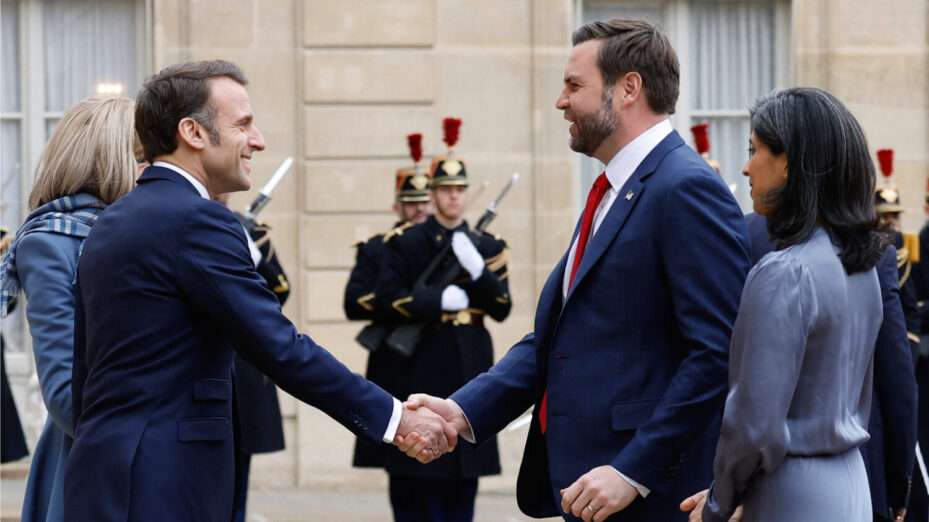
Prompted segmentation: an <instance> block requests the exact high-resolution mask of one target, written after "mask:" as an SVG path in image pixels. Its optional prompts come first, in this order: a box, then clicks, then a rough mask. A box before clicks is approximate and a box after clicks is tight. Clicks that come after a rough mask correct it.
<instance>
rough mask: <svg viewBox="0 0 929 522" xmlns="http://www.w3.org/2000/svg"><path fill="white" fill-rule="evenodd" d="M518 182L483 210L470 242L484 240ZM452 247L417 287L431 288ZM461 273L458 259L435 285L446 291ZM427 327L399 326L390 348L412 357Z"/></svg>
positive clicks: (436, 259) (516, 176)
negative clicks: (485, 234) (502, 202)
mask: <svg viewBox="0 0 929 522" xmlns="http://www.w3.org/2000/svg"><path fill="white" fill-rule="evenodd" d="M518 179H519V173H516V174H513V177H511V178H510V181H509V183H507V184H506V186H505V187H503V191H502V192H500V195H499V196H497V199H495V200H494V201H492V202H491V203H490V205H488V206H487V210H486V211H484V215H482V216H481V218H480V219H479V220H478V221H477V225H476V226H475V227H474V229H472V230H469V231H468V236H469V237H470V238H471V241H474V242H477V241H480V239H481V234H482V233H483V232H484V231H485V230H487V227H488V226H489V225H490V222H491V221H493V220H494V218H495V217H497V205H499V204H500V202H501V201H503V198H504V196H506V193H507V192H509V191H510V189H511V188H512V187H513V185H515V184H516V180H518ZM451 248H452V242H451V240H449V241H447V242H446V243H445V245H444V246H443V247H442V249H441V250H439V253H438V254H436V256H435V257H434V258H432V261H430V263H429V265H428V266H426V269H425V270H423V273H422V274H420V275H419V278H418V279H416V282H415V283H414V285H413V287H414V288H425V287H426V286H429V285H428V284H427V282H428V281H429V280H430V279H432V276H433V275H434V274H435V272H436V270H437V269H438V268H439V265H440V264H441V263H442V261H443V260H444V259H445V256H446V255H447V254H448V251H449V250H451ZM459 273H461V265H460V264H459V263H458V260H457V259H455V260H454V261H453V262H451V263H449V264H447V265H446V266H445V267H444V268H443V270H442V272H440V273H439V277H438V278H437V279H435V281H434V282H433V284H432V286H435V287H439V288H445V287H446V286H448V285H450V284H452V283H454V282H455V279H456V278H457V277H458V274H459ZM425 327H426V324H425V323H405V324H401V325H400V326H398V327H397V328H396V329H394V331H393V332H392V333H391V334H390V336H388V337H387V346H388V347H390V348H392V349H393V350H396V351H397V352H398V353H400V354H401V355H403V356H405V357H410V356H411V355H413V351H414V350H415V349H416V343H417V342H419V338H420V336H421V335H422V332H423V329H424V328H425Z"/></svg>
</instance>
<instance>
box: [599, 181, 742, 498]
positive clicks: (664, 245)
mask: <svg viewBox="0 0 929 522" xmlns="http://www.w3.org/2000/svg"><path fill="white" fill-rule="evenodd" d="M704 166H705V165H704ZM695 168H696V167H695ZM681 179H682V181H679V182H678V183H677V184H676V185H675V186H674V187H671V188H670V190H669V192H668V195H667V196H666V200H665V202H664V220H663V222H662V226H661V228H660V233H659V237H658V242H659V244H660V249H661V251H660V259H658V260H656V262H657V263H661V265H662V266H661V269H662V270H663V272H664V274H665V277H666V279H667V284H668V288H669V291H670V292H671V296H672V302H673V304H674V308H673V313H674V316H675V319H676V322H677V325H678V329H679V330H680V337H681V338H680V341H679V345H680V350H681V355H682V361H681V363H680V364H679V365H678V369H677V372H676V373H675V374H674V376H673V377H672V378H671V381H670V383H669V385H668V387H667V389H666V391H665V393H664V395H663V396H662V397H661V399H660V400H659V402H658V405H657V406H656V407H655V410H654V412H653V414H652V417H651V418H650V419H649V421H648V422H646V423H645V424H644V425H642V426H641V427H640V428H639V429H638V430H637V431H636V433H635V436H634V437H633V439H632V441H631V442H630V443H629V444H628V445H626V447H625V448H624V449H623V450H622V452H620V453H619V455H617V456H616V458H615V459H613V461H612V462H611V464H612V465H613V467H614V468H616V469H617V470H619V471H620V472H622V473H623V474H625V475H627V476H629V477H630V478H632V479H633V480H635V481H637V482H639V483H641V484H643V485H645V486H646V487H647V488H648V489H650V490H653V491H654V490H662V489H665V488H667V487H668V484H669V482H668V481H667V480H666V479H667V477H666V473H674V472H675V471H674V470H676V469H678V468H679V467H680V463H681V462H682V461H683V460H684V459H685V458H686V453H687V451H688V450H689V449H690V448H691V447H692V446H693V444H694V442H696V440H697V439H698V438H699V437H701V436H702V435H703V433H704V432H705V431H706V429H707V427H708V426H709V425H710V423H711V422H714V419H716V418H718V415H719V412H720V410H721V409H722V405H723V402H724V400H725V396H726V380H727V368H728V352H729V338H730V335H731V332H732V324H733V322H734V321H735V317H736V314H737V313H738V308H739V296H740V295H741V293H742V285H743V283H744V280H745V274H746V273H747V272H748V268H749V254H748V240H747V233H746V229H745V219H744V217H743V216H742V213H741V211H740V210H739V208H738V206H737V205H736V203H735V200H733V199H732V195H731V194H730V193H729V191H728V189H727V188H726V186H725V185H724V184H723V183H722V181H720V180H719V178H718V176H715V175H710V174H709V173H708V174H703V175H697V176H681ZM669 470H670V471H669Z"/></svg>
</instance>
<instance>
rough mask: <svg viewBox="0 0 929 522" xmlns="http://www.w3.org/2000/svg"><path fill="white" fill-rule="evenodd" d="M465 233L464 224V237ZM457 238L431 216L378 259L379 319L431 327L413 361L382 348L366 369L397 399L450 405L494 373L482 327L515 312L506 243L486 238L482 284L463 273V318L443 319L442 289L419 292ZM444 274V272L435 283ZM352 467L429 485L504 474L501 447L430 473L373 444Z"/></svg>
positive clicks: (471, 453)
mask: <svg viewBox="0 0 929 522" xmlns="http://www.w3.org/2000/svg"><path fill="white" fill-rule="evenodd" d="M466 227H467V224H464V225H462V227H461V229H462V230H465V229H466ZM452 232H453V231H450V230H447V229H445V228H443V227H442V226H441V225H440V224H439V223H438V222H437V221H436V220H435V218H434V217H432V216H430V217H429V218H428V219H427V220H426V221H425V222H424V223H422V224H420V225H415V226H412V227H409V228H407V229H406V230H404V231H403V233H402V234H395V235H393V236H392V237H391V238H390V239H389V240H388V241H387V242H386V243H382V246H383V247H384V248H383V250H384V252H382V253H380V254H379V257H380V261H381V262H380V267H379V270H380V273H379V276H378V280H377V285H376V288H375V291H374V293H375V298H374V302H375V309H376V310H377V314H378V315H379V317H382V318H384V319H385V320H389V321H390V322H392V323H393V324H402V323H404V322H410V321H416V322H424V323H427V326H426V328H425V330H424V332H423V335H422V337H421V338H420V340H419V342H418V343H417V345H416V350H415V352H414V353H413V355H412V356H411V357H410V358H409V359H407V358H405V357H403V356H401V355H398V354H397V353H395V352H393V351H392V350H391V349H389V348H387V347H383V346H382V347H381V348H379V349H378V350H377V351H375V352H374V353H373V354H372V355H371V358H370V359H369V361H368V375H367V376H368V378H369V379H371V380H372V381H373V382H375V383H377V384H379V385H381V386H382V387H383V388H384V389H385V390H387V391H389V392H390V393H392V394H394V396H395V397H400V398H406V397H407V396H408V395H409V394H411V393H417V392H422V393H428V394H431V395H436V396H439V397H447V396H449V395H450V394H451V393H452V392H454V391H455V390H457V389H458V388H459V387H461V386H462V385H463V384H464V383H466V382H468V381H469V380H471V379H472V378H474V377H476V376H477V375H478V374H480V373H482V372H484V371H485V370H487V369H488V368H490V366H491V365H493V362H494V356H493V345H492V343H491V339H490V334H489V333H488V332H487V329H486V328H485V327H484V326H483V321H484V320H486V319H487V318H488V317H491V318H493V319H494V320H497V321H502V320H503V319H505V318H506V317H507V315H509V313H510V308H511V306H512V303H511V301H510V295H509V287H508V284H507V276H508V275H509V274H508V271H507V270H508V268H507V261H508V258H509V251H508V250H507V248H506V244H505V243H504V242H503V241H502V240H500V239H496V238H494V237H493V236H491V235H490V234H486V233H485V234H482V235H481V238H480V240H479V241H477V243H476V247H477V250H478V252H480V254H481V255H482V256H483V257H484V261H485V265H486V266H485V268H484V271H483V273H482V274H481V276H480V277H479V278H478V279H477V280H476V281H472V280H471V276H470V275H469V274H468V273H467V272H466V271H465V270H463V269H462V270H461V271H460V272H459V277H458V278H457V280H456V282H455V284H457V285H458V286H460V287H461V288H462V289H464V290H465V291H466V292H467V294H468V299H469V301H470V306H469V309H468V310H467V311H465V313H463V314H457V313H445V312H443V311H442V308H441V296H442V291H443V290H444V288H438V287H433V286H428V285H427V286H426V287H425V288H414V286H415V282H416V280H417V279H418V278H419V276H420V274H422V273H423V271H424V270H425V269H426V267H427V265H429V263H430V262H431V261H432V259H433V258H434V257H435V256H436V255H437V254H438V253H439V252H440V251H441V250H442V248H443V247H444V246H445V244H446V243H447V242H448V241H450V240H451V234H452ZM452 263H457V259H456V258H455V256H454V253H453V251H452V250H451V249H449V250H448V254H447V255H446V258H445V259H444V260H443V262H442V263H441V264H440V267H444V266H447V265H449V264H452ZM443 271H444V270H442V268H440V269H439V270H437V271H436V276H434V277H437V274H439V273H441V272H443ZM429 282H430V283H431V282H432V280H430V281H429ZM354 465H356V466H364V467H384V468H386V469H387V471H388V472H389V473H391V474H395V475H401V476H410V477H427V478H471V477H477V476H481V475H491V474H497V473H500V462H499V457H498V454H497V444H496V441H495V440H491V441H489V442H487V443H485V444H484V445H483V446H481V447H480V448H478V449H474V448H473V447H470V445H468V444H459V445H458V447H457V448H456V449H455V451H454V452H453V453H452V454H450V455H446V456H444V457H442V458H440V459H438V460H437V461H435V462H433V463H431V464H427V465H422V464H420V463H418V462H416V461H414V460H412V459H410V458H408V457H406V456H405V455H403V454H401V453H399V452H397V451H387V452H384V451H382V450H379V448H377V447H375V446H374V445H373V444H370V443H368V442H367V441H359V443H358V445H357V446H356V452H355V459H354Z"/></svg>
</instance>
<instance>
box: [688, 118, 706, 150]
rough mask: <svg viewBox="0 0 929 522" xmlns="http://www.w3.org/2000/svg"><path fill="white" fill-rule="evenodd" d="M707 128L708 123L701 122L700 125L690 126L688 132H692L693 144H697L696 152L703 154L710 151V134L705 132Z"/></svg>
mask: <svg viewBox="0 0 929 522" xmlns="http://www.w3.org/2000/svg"><path fill="white" fill-rule="evenodd" d="M709 128H710V124H709V123H701V124H700V125H694V126H693V127H691V128H690V132H693V133H694V144H695V145H696V146H697V152H698V153H699V154H705V153H707V152H709V151H710V136H709V135H708V134H707V129H709Z"/></svg>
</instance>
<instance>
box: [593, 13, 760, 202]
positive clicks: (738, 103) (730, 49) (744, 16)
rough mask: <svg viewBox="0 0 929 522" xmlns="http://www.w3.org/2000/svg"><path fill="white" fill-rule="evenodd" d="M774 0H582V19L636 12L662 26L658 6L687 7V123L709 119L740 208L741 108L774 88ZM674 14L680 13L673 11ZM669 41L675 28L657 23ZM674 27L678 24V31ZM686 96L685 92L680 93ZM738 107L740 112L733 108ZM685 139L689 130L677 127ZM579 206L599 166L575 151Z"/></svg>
mask: <svg viewBox="0 0 929 522" xmlns="http://www.w3.org/2000/svg"><path fill="white" fill-rule="evenodd" d="M774 2H775V0H670V1H659V0H640V1H638V2H635V1H632V2H630V1H625V0H614V1H606V2H600V1H588V2H585V3H584V11H583V22H584V23H586V22H589V21H592V20H601V19H605V18H613V17H616V16H638V17H643V18H646V19H648V20H650V21H651V22H653V23H655V24H657V25H658V26H659V27H662V26H663V22H664V21H665V20H664V19H663V17H664V13H665V12H666V11H665V10H666V9H667V8H669V7H671V6H677V7H683V6H684V5H686V12H687V19H686V20H685V21H683V23H686V28H687V32H688V34H689V42H688V44H689V49H688V51H689V52H688V54H689V56H690V63H689V64H688V65H689V69H690V77H689V78H688V80H689V81H690V90H689V92H682V93H681V97H682V99H687V100H688V101H689V102H690V110H691V111H692V113H693V115H692V117H691V120H692V121H691V122H690V125H696V124H698V123H709V124H710V145H711V149H710V158H711V159H715V160H716V161H718V162H719V164H720V167H721V169H722V175H723V179H724V180H725V181H726V184H735V187H736V190H735V196H736V199H737V200H738V201H739V203H740V204H741V205H742V208H743V210H746V211H747V210H750V209H751V198H750V197H749V194H748V189H749V187H748V182H747V181H746V180H745V178H744V177H743V176H742V166H743V165H744V164H745V162H746V161H747V160H748V152H747V151H748V135H749V132H750V130H751V129H750V125H749V120H748V115H747V112H746V110H747V109H748V107H749V106H750V105H751V103H752V102H753V101H754V100H755V99H757V98H758V97H759V96H762V95H764V94H767V93H769V92H771V90H772V89H774V86H775V51H776V49H775V46H776V41H777V38H776V37H775V36H776V35H775V29H774V27H775V9H774ZM678 12H680V11H678ZM662 28H663V29H664V30H665V32H666V33H668V34H669V36H671V37H672V39H674V37H675V36H678V35H677V34H673V33H674V30H675V28H672V27H662ZM678 30H680V28H679V29H678ZM685 97H686V98H685ZM733 111H739V112H740V114H733ZM678 132H680V133H681V136H682V137H683V138H684V139H685V140H687V141H691V136H690V135H689V134H690V129H689V128H681V129H678ZM581 158H582V159H581V179H580V188H581V190H580V192H581V193H580V194H579V201H580V202H579V206H580V208H583V205H584V201H586V198H587V191H588V189H589V188H590V186H591V184H592V183H593V179H594V177H596V176H597V175H598V174H599V173H600V172H601V171H602V170H603V165H602V164H601V163H600V162H599V161H597V160H595V159H592V158H588V157H587V156H582V157H581Z"/></svg>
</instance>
